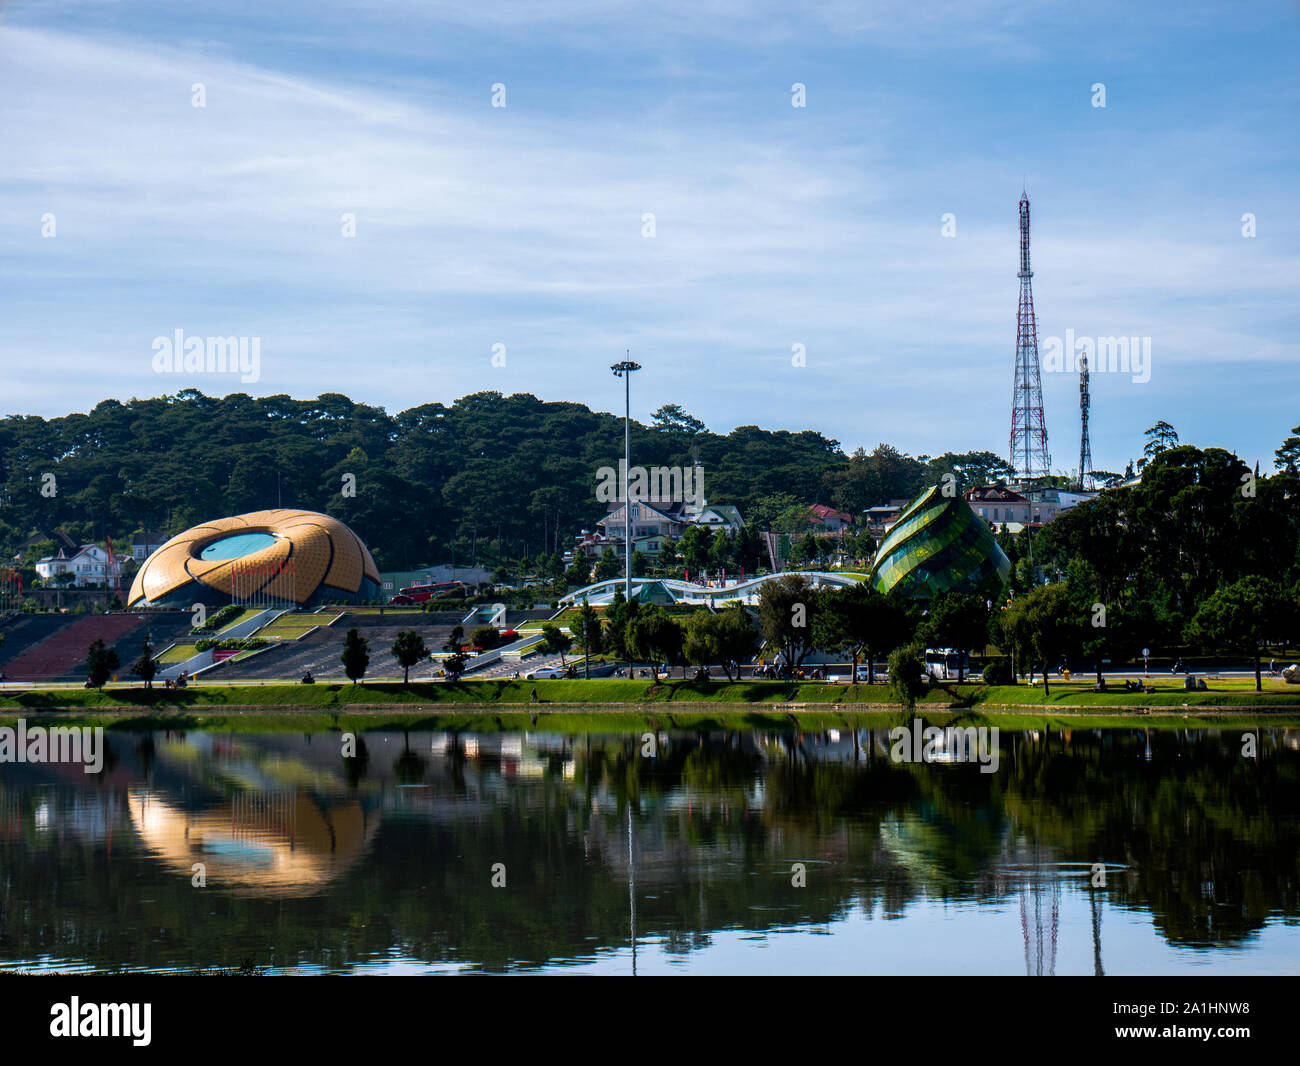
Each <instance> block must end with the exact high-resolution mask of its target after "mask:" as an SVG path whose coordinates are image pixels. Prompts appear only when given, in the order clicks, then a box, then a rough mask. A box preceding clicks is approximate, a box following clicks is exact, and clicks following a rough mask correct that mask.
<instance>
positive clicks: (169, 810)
mask: <svg viewBox="0 0 1300 1066" xmlns="http://www.w3.org/2000/svg"><path fill="white" fill-rule="evenodd" d="M127 808H128V810H129V811H130V814H131V823H132V825H133V826H134V827H135V830H136V832H137V833H139V835H140V839H141V840H143V841H144V844H145V846H146V847H147V848H148V849H149V850H150V851H152V852H153V853H154V854H155V855H157V856H158V857H159V858H160V859H161V860H162V862H163V863H164V865H166V866H167V867H168V868H169V869H170V870H173V871H174V872H175V873H177V874H181V875H183V876H185V877H192V876H193V866H194V864H195V863H196V862H201V863H203V866H204V877H205V878H206V880H207V887H208V888H209V889H216V890H220V891H223V892H229V893H231V894H233V895H237V896H276V897H285V898H287V897H293V896H310V895H312V894H314V893H316V892H319V891H320V890H321V889H323V888H325V887H326V885H327V884H328V883H329V882H330V881H331V880H333V879H334V878H335V877H337V876H338V875H339V874H340V873H342V872H343V871H344V870H346V869H347V868H349V867H350V866H352V864H353V863H355V862H356V861H357V859H359V858H360V857H361V855H362V854H363V853H364V852H365V850H366V848H367V846H369V844H370V841H371V838H372V837H373V836H374V835H375V831H376V830H377V829H378V827H379V815H378V813H377V812H373V813H371V814H369V815H367V814H366V812H365V810H363V809H362V806H361V804H360V803H358V802H357V801H356V800H350V801H348V802H346V803H343V804H340V805H338V806H334V807H322V806H320V805H318V804H317V803H315V802H313V801H312V799H311V797H310V796H309V795H308V794H307V793H305V792H298V791H284V792H240V793H236V794H235V796H234V797H233V798H232V799H231V800H230V801H229V802H226V803H223V804H221V805H220V806H218V807H213V808H210V809H208V810H204V811H199V812H193V811H187V810H184V809H182V808H181V807H179V806H177V805H176V804H175V803H174V802H171V801H170V800H169V799H168V798H165V797H164V796H163V794H161V793H158V792H153V791H150V790H149V789H131V790H130V792H129V793H128V795H127Z"/></svg>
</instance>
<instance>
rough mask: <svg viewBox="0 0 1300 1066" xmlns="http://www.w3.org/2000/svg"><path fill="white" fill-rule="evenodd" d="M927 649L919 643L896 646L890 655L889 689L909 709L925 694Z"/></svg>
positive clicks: (926, 685)
mask: <svg viewBox="0 0 1300 1066" xmlns="http://www.w3.org/2000/svg"><path fill="white" fill-rule="evenodd" d="M927 687H928V684H927V682H926V678H925V651H924V649H922V648H921V647H919V646H918V645H915V644H912V645H905V646H904V647H901V648H895V649H894V650H893V652H892V653H891V654H890V656H889V689H890V692H891V693H892V694H893V696H894V698H895V699H897V700H898V702H899V703H901V704H903V706H904V707H906V708H907V709H908V710H909V711H910V710H911V709H912V708H913V707H915V706H916V701H917V700H918V699H919V698H920V697H921V696H923V695H924V694H925V691H926V689H927Z"/></svg>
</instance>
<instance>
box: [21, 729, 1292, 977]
mask: <svg viewBox="0 0 1300 1066" xmlns="http://www.w3.org/2000/svg"><path fill="white" fill-rule="evenodd" d="M424 736H427V734H424V735H422V734H420V733H418V732H417V733H415V735H414V736H412V737H410V738H409V740H408V741H407V743H405V744H404V745H403V751H402V754H401V755H399V756H398V758H397V760H396V761H395V762H394V763H393V765H392V767H391V773H392V775H394V776H395V777H396V779H397V780H398V781H400V782H403V783H409V782H410V781H411V780H412V779H414V780H422V781H423V782H424V783H425V784H426V785H427V786H428V787H427V788H422V789H419V790H406V791H404V793H403V797H404V798H403V800H402V801H401V802H402V807H401V817H396V818H391V819H387V818H386V819H383V820H382V821H379V822H378V826H377V828H376V830H375V837H374V840H373V842H372V844H371V846H370V848H369V850H368V851H367V854H366V856H365V859H364V861H363V862H361V863H359V864H357V865H356V866H354V867H352V868H349V869H346V870H342V871H341V872H340V874H339V875H338V876H337V877H336V878H335V879H334V880H332V881H331V882H330V884H329V887H328V890H327V891H324V892H321V893H319V894H318V895H315V896H313V897H311V898H304V899H292V900H265V899H255V898H241V897H238V896H235V895H233V894H229V893H223V892H222V891H221V890H220V888H219V886H215V887H210V888H209V889H208V890H206V892H205V893H198V892H195V891H194V890H193V889H192V888H190V886H189V881H188V879H187V878H185V877H179V876H176V875H175V873H174V872H171V871H168V870H165V869H162V868H160V867H159V866H158V865H157V864H153V863H151V862H149V861H145V860H144V859H143V858H142V854H141V852H140V843H139V841H138V840H136V839H135V837H134V836H133V834H132V832H131V829H130V823H129V822H127V821H125V820H124V816H123V812H122V811H121V810H118V809H116V808H114V807H113V806H112V804H113V802H114V801H113V796H112V795H111V793H109V792H107V791H100V790H98V789H97V787H96V786H95V785H94V784H93V783H87V784H85V785H82V786H81V787H82V789H83V791H82V792H80V793H78V795H79V796H81V797H82V801H83V802H85V801H87V800H88V801H89V802H91V803H101V804H103V814H104V816H105V817H107V818H110V819H112V822H111V824H112V861H111V862H110V861H105V854H106V853H105V852H104V851H103V850H102V845H95V844H93V843H85V842H82V841H81V840H80V839H79V838H75V837H72V836H62V835H60V834H58V833H56V832H54V831H48V832H44V833H39V834H38V833H36V832H35V829H34V814H33V811H34V808H35V805H36V802H37V793H36V791H35V790H27V789H24V788H18V789H17V790H14V789H13V788H12V786H8V787H9V791H8V792H7V793H6V795H7V796H12V797H15V802H16V803H17V805H18V815H17V816H16V817H15V819H14V822H15V825H16V826H21V827H22V831H21V832H19V833H16V834H14V835H12V836H10V837H4V838H3V839H0V868H3V869H4V870H5V876H6V878H7V879H8V880H7V884H8V886H9V887H8V889H7V891H8V892H9V897H8V898H9V899H11V900H25V901H39V903H40V905H39V906H28V907H22V908H20V907H16V906H12V905H11V906H10V907H9V908H8V915H7V919H6V921H7V925H6V928H5V933H4V937H5V939H4V940H3V941H0V954H2V955H3V956H4V957H21V958H32V957H37V956H40V955H52V956H54V957H67V958H72V957H76V958H86V959H88V960H90V961H91V962H93V963H94V964H95V965H97V966H101V967H113V966H123V965H127V964H130V965H142V966H187V967H188V966H198V965H203V966H214V965H222V966H232V965H235V966H237V965H238V964H240V963H241V962H242V961H243V959H244V958H246V957H247V956H248V955H250V954H253V955H255V956H256V957H257V958H258V959H259V960H265V959H271V958H274V959H275V961H276V963H277V964H285V965H290V964H293V963H294V962H297V961H302V962H313V963H316V964H320V965H324V966H327V967H334V966H340V967H341V966H345V965H348V964H352V963H356V962H359V961H363V960H367V959H370V958H373V957H384V956H387V955H388V954H390V953H391V950H392V948H393V945H395V944H398V945H401V950H402V951H403V952H404V953H407V954H410V955H411V956H412V957H415V958H421V959H429V960H448V961H454V962H458V963H465V964H470V965H473V966H477V967H481V968H485V969H491V970H503V969H509V968H511V967H514V966H518V965H522V964H524V963H528V962H543V961H546V960H549V959H555V958H584V957H590V956H591V954H592V953H593V952H594V951H596V950H598V949H606V948H618V947H621V946H623V945H626V944H627V942H628V936H629V926H628V894H629V883H628V882H629V870H628V864H627V812H628V808H629V805H630V806H631V807H632V809H633V810H634V811H635V812H636V813H635V815H634V819H635V825H636V871H635V872H636V893H635V905H636V924H637V933H638V936H639V937H640V938H643V940H644V939H645V938H658V939H660V940H664V941H666V942H667V943H668V944H669V945H670V947H671V949H672V950H682V951H688V950H693V949H694V948H696V947H699V946H702V945H703V944H705V943H707V938H708V937H709V935H710V933H711V932H712V931H714V930H717V929H723V928H743V929H750V930H756V931H762V930H765V929H770V928H778V927H788V926H790V925H800V924H810V923H825V922H828V921H831V920H833V919H835V918H837V917H840V916H843V915H844V914H845V913H846V912H848V911H849V910H851V909H853V908H855V907H861V908H863V909H865V910H868V911H871V912H873V913H877V912H883V913H884V914H885V915H887V916H896V915H900V914H904V913H906V912H907V911H908V909H909V908H911V907H912V906H913V905H914V904H915V903H916V901H917V900H918V899H920V898H922V897H925V896H929V897H939V898H963V899H971V898H979V899H990V898H993V899H1011V898H1014V897H1013V896H1012V893H1013V892H1015V891H1016V890H1017V889H1018V888H1019V887H1020V885H1022V884H1023V883H1024V882H1023V881H1015V880H1007V879H1005V878H1002V879H1000V876H1001V875H999V874H998V873H997V867H998V865H999V859H1000V857H1005V856H1007V855H1008V854H1009V853H1012V852H1014V853H1018V854H1024V855H1030V854H1033V853H1035V852H1036V853H1037V854H1039V855H1040V856H1042V857H1044V858H1046V857H1049V856H1050V857H1051V861H1050V862H1043V863H1041V864H1040V865H1041V866H1042V871H1041V872H1042V874H1043V876H1045V877H1046V876H1048V874H1049V872H1050V871H1051V869H1052V868H1053V866H1054V864H1055V863H1056V860H1061V861H1070V862H1094V861H1100V862H1108V863H1114V864H1128V866H1129V867H1130V869H1129V870H1127V871H1125V870H1123V869H1118V868H1112V869H1111V870H1110V871H1109V873H1108V879H1107V887H1106V888H1104V889H1103V888H1098V889H1091V890H1090V891H1091V893H1092V898H1091V899H1090V905H1091V906H1092V908H1093V923H1094V925H1093V930H1094V972H1100V970H1101V957H1100V928H1099V925H1100V920H1101V910H1102V908H1103V905H1104V903H1105V901H1106V900H1107V899H1109V900H1111V901H1112V902H1114V903H1119V904H1120V905H1122V906H1128V907H1133V908H1141V909H1146V910H1150V911H1151V912H1152V913H1153V915H1154V920H1155V922H1156V925H1157V928H1159V929H1160V930H1161V931H1162V932H1163V935H1164V936H1165V937H1166V938H1167V939H1168V940H1169V941H1171V942H1172V943H1175V944H1179V945H1197V946H1209V945H1215V944H1224V943H1229V944H1231V943H1238V942H1240V941H1241V940H1242V939H1243V938H1246V937H1249V936H1250V935H1252V934H1253V933H1254V932H1256V931H1257V930H1258V929H1259V928H1260V927H1261V926H1262V925H1263V924H1264V922H1265V920H1266V919H1267V918H1268V916H1269V915H1270V914H1272V915H1277V914H1283V915H1289V916H1292V917H1294V916H1295V915H1296V914H1297V912H1298V911H1300V907H1298V906H1297V892H1298V891H1300V889H1298V888H1297V886H1300V869H1298V868H1297V863H1298V860H1297V855H1298V854H1300V830H1298V829H1297V827H1296V824H1295V821H1294V815H1293V813H1292V812H1294V811H1295V810H1297V809H1300V780H1298V777H1300V764H1298V763H1297V760H1296V758H1295V756H1294V755H1292V754H1290V753H1283V752H1280V751H1279V749H1278V748H1277V747H1276V746H1274V745H1273V744H1272V743H1271V742H1270V741H1269V740H1268V739H1267V738H1266V737H1264V738H1261V744H1260V748H1261V752H1260V754H1261V757H1260V759H1259V760H1257V761H1252V760H1246V759H1242V758H1241V757H1240V756H1239V754H1238V753H1239V743H1237V742H1236V735H1235V734H1234V735H1231V736H1226V737H1224V738H1222V739H1221V738H1220V737H1219V735H1218V734H1216V733H1207V734H1192V735H1191V736H1189V737H1181V736H1180V735H1179V734H1176V733H1172V732H1162V731H1159V730H1153V731H1152V733H1151V758H1150V760H1149V761H1148V760H1146V759H1144V758H1143V752H1144V748H1145V741H1144V740H1143V738H1142V735H1141V734H1140V733H1138V732H1136V731H1134V732H1118V731H1110V732H1093V731H1086V732H1085V731H1076V732H1074V733H1073V734H1071V735H1070V736H1068V737H1067V738H1065V739H1061V738H1060V736H1059V735H1054V736H1053V737H1052V738H1051V741H1050V744H1049V743H1048V738H1047V736H1046V735H1044V736H1042V737H1041V738H1039V739H1035V738H1034V737H1033V736H1032V735H1029V734H1016V735H1011V734H1007V733H1004V734H1003V752H1002V762H1001V767H1000V769H999V772H998V773H996V774H981V773H980V772H979V768H978V766H976V765H941V764H896V763H892V762H890V761H889V759H888V758H887V757H882V755H881V747H880V746H879V742H881V741H882V737H881V736H880V735H879V734H877V736H876V737H875V741H876V742H877V745H876V746H875V747H873V746H872V744H871V742H870V738H869V737H868V736H867V734H866V733H865V731H864V733H863V736H862V738H860V743H859V744H858V745H857V746H856V747H855V746H854V745H853V744H851V743H850V742H849V741H850V738H844V739H843V740H842V741H839V742H837V743H838V747H837V748H836V751H837V752H838V754H837V755H836V756H835V758H832V757H831V756H830V754H829V748H830V739H829V737H827V736H826V735H825V734H813V733H807V734H803V735H802V736H801V735H799V734H797V733H795V732H793V731H780V730H768V731H764V732H762V733H757V732H749V731H737V730H734V729H732V730H724V729H717V730H709V731H701V732H699V733H684V732H671V733H663V734H660V737H659V743H658V745H657V756H656V757H655V758H646V757H644V756H642V755H641V753H640V752H641V736H640V734H639V733H637V734H633V735H627V736H618V735H612V736H600V735H594V736H588V737H584V738H573V739H571V740H570V741H569V742H568V743H567V744H566V745H564V750H563V752H562V753H557V752H556V750H555V749H551V750H550V751H549V752H544V753H541V754H539V755H536V756H530V758H532V761H533V766H534V768H535V769H534V770H533V771H531V772H532V774H533V776H531V777H528V778H526V779H525V778H523V777H519V778H505V777H504V776H503V774H502V772H501V766H500V763H499V761H498V760H496V759H494V758H493V757H491V755H490V749H491V746H490V744H480V747H479V754H478V756H477V757H475V758H467V757H466V751H465V748H466V743H467V741H466V738H465V737H460V736H454V737H452V738H451V740H450V743H449V745H448V747H447V749H446V751H445V752H444V754H443V756H442V757H441V758H435V759H427V758H426V757H425V756H422V755H420V754H418V753H419V752H425V751H427V750H428V743H427V741H426V740H424V739H423V737H424ZM371 739H374V737H373V736H372V738H371ZM1229 741H1232V743H1230V742H1229ZM238 743H239V744H240V745H241V748H240V752H239V756H240V758H244V759H249V760H251V762H252V763H256V764H257V765H259V766H261V767H262V769H263V770H264V771H265V772H267V773H270V772H271V771H272V770H273V769H275V767H276V766H277V765H279V766H280V767H281V768H282V769H283V770H284V771H285V772H286V773H287V772H288V771H289V769H290V768H291V764H290V763H288V762H285V761H284V760H280V762H279V763H276V762H275V761H274V760H271V759H269V758H267V759H265V760H264V762H265V763H266V765H262V762H261V761H259V759H258V758H257V753H258V752H259V751H263V750H264V749H260V748H258V744H259V741H258V739H257V738H256V737H251V738H250V737H241V738H240V739H239V741H238ZM250 751H251V752H252V754H249V752H250ZM134 753H139V758H140V760H141V762H143V752H142V750H141V747H140V746H134V747H124V748H123V749H122V759H123V761H124V762H127V761H130V760H131V759H132V758H133V757H136V756H135V754H134ZM159 753H160V754H159V757H158V759H157V761H156V763H155V766H154V776H155V779H161V780H162V784H161V786H160V785H159V784H158V782H157V780H156V781H155V787H156V788H157V787H163V788H166V787H172V786H168V783H167V772H168V762H167V759H166V757H165V755H166V745H165V743H164V742H163V741H162V740H161V738H160V739H159ZM836 758H842V759H843V761H835V759H836ZM329 759H330V764H331V769H333V768H335V767H337V763H333V762H332V759H333V756H332V755H330V756H329ZM417 764H418V766H417ZM207 766H208V764H206V763H204V762H202V761H196V767H197V769H195V771H194V772H193V775H192V776H191V777H190V778H188V779H187V780H201V779H203V777H204V775H205V774H207V773H208V769H207ZM561 767H565V768H566V769H565V770H564V772H563V773H562V771H561ZM172 772H173V774H174V771H172ZM294 772H295V773H298V772H300V771H297V770H295V771H294ZM389 772H390V771H389V766H388V760H387V759H385V760H384V761H383V762H382V763H379V764H377V765H376V764H371V763H370V762H369V760H368V757H367V752H366V748H365V744H364V742H363V741H362V740H361V738H360V736H358V750H357V758H355V759H350V760H346V761H345V767H344V776H345V778H346V785H345V784H344V783H343V782H339V783H338V784H337V785H336V786H335V787H336V788H337V792H335V795H336V796H340V797H341V796H342V795H343V794H344V790H345V788H346V790H347V792H348V793H355V791H356V790H357V789H358V787H363V786H373V787H374V788H375V790H376V791H377V790H378V787H379V784H380V783H381V782H382V780H383V779H384V778H385V777H387V776H388V774H389ZM335 773H337V771H336V770H335ZM564 773H570V774H571V777H566V776H564ZM413 775H418V776H414V777H413ZM391 779H392V778H389V780H391ZM172 780H173V781H175V780H176V779H175V778H174V777H173V778H172ZM187 787H188V786H187ZM313 802H316V801H315V800H313ZM322 802H323V801H322ZM371 817H373V815H372V816H371ZM330 818H331V819H332V818H333V816H332V815H330ZM97 847H98V848H100V849H101V850H97ZM794 861H802V862H806V863H808V864H809V874H810V876H809V878H808V883H807V887H806V888H803V889H795V888H793V887H792V886H791V884H790V865H791V863H792V862H794ZM495 862H504V863H506V865H507V870H508V884H509V888H508V889H504V890H503V889H494V888H492V887H491V885H490V870H491V867H492V864H493V863H495ZM1057 876H1058V881H1057V883H1059V877H1060V876H1061V875H1059V874H1058V875H1057ZM1069 876H1075V875H1074V874H1073V873H1071V874H1070V875H1069ZM1080 876H1081V875H1080ZM1044 883H1045V884H1047V882H1044ZM1047 891H1050V884H1047ZM144 900H148V901H150V902H148V903H145V902H143V901H144ZM1030 905H1031V906H1032V901H1030ZM1049 908H1050V903H1049V901H1048V900H1047V899H1046V898H1045V899H1044V908H1043V922H1044V925H1043V929H1044V935H1045V936H1046V935H1048V930H1050V921H1051V919H1050V909H1049ZM144 929H165V930H166V935H165V936H160V937H155V936H152V935H150V936H142V935H141V932H140V931H141V930H144ZM1018 932H1019V931H1018V930H1017V931H1016V932H1015V933H1012V934H1011V935H1013V936H1015V935H1017V934H1018ZM1045 946H1046V945H1045ZM1032 952H1033V954H1034V957H1035V958H1036V957H1037V948H1036V946H1035V947H1033V948H1032ZM1047 962H1048V960H1047V956H1046V954H1045V956H1044V968H1046V967H1047Z"/></svg>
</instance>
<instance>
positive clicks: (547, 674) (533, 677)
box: [524, 666, 568, 681]
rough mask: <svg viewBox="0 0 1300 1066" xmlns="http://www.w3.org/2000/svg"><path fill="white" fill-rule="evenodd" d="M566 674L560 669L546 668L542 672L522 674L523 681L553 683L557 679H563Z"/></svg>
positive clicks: (556, 667)
mask: <svg viewBox="0 0 1300 1066" xmlns="http://www.w3.org/2000/svg"><path fill="white" fill-rule="evenodd" d="M567 673H568V671H567V670H562V669H560V667H558V666H555V667H550V666H548V667H546V668H545V669H543V670H533V671H532V672H531V673H527V674H524V680H525V681H554V680H556V679H557V678H563V677H564V676H565V675H566V674H567Z"/></svg>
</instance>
